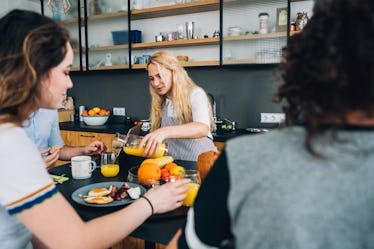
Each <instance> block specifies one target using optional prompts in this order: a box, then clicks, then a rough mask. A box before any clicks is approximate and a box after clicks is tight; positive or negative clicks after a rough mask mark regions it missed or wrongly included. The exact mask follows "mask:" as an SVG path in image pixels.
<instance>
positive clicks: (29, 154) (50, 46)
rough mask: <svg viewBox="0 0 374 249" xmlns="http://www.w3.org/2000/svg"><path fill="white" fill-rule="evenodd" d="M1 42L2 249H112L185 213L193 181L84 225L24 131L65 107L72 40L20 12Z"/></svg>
mask: <svg viewBox="0 0 374 249" xmlns="http://www.w3.org/2000/svg"><path fill="white" fill-rule="evenodd" d="M0 36H1V37H3V38H2V39H0V158H1V163H0V168H1V174H0V188H1V189H2V191H0V224H1V226H0V245H1V247H2V248H28V249H29V248H33V247H34V248H109V247H110V246H111V245H113V244H115V243H116V242H118V241H120V240H121V239H123V238H124V237H126V236H127V235H128V234H130V233H131V232H132V231H133V230H134V229H135V228H136V227H138V226H139V225H141V224H142V223H143V222H144V221H145V220H146V219H147V218H149V217H150V215H152V214H153V213H161V212H166V211H170V210H173V209H175V208H177V207H179V206H181V203H182V202H181V201H182V200H183V199H184V198H185V194H184V192H185V191H186V183H188V181H185V180H179V181H176V182H174V183H170V184H166V185H162V186H160V187H157V188H153V189H150V190H149V191H147V192H146V193H145V194H144V197H142V198H139V199H137V200H135V201H134V202H133V203H132V204H130V205H128V206H127V207H125V208H123V209H121V210H119V211H116V212H113V213H111V214H109V215H106V216H102V217H100V218H97V219H94V220H91V221H89V222H83V221H82V220H81V218H80V217H79V216H78V214H77V213H76V212H75V211H74V209H73V208H72V207H71V206H70V204H69V203H68V202H67V201H66V199H65V198H64V197H63V196H62V194H60V193H59V192H58V190H57V189H56V187H55V185H54V183H53V182H52V180H51V178H50V177H49V175H48V173H47V171H46V169H45V165H44V162H43V160H42V158H41V156H40V153H39V151H38V149H37V147H36V146H35V144H34V143H33V142H32V141H31V140H30V139H29V138H28V137H27V135H26V133H25V131H24V130H23V128H22V123H23V122H24V121H25V120H26V119H27V118H28V117H29V115H30V114H31V113H32V112H34V111H36V110H37V109H38V108H48V109H57V108H58V107H60V106H61V104H62V101H63V100H64V99H65V97H66V92H67V89H68V88H71V87H72V86H73V83H72V81H71V79H70V76H69V73H70V69H71V66H72V62H73V50H72V48H71V45H70V42H69V35H68V33H67V31H66V30H65V29H64V28H62V27H61V26H60V25H59V24H57V23H56V22H55V21H53V20H52V19H50V18H48V17H45V16H41V15H39V14H37V13H34V12H29V11H21V10H13V11H11V12H9V13H8V14H7V15H5V16H4V17H2V18H1V19H0Z"/></svg>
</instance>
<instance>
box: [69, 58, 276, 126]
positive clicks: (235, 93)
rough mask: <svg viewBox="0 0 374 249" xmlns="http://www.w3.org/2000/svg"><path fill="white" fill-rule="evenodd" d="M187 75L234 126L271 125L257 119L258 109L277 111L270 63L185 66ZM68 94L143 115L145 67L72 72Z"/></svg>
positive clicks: (146, 93) (80, 101)
mask: <svg viewBox="0 0 374 249" xmlns="http://www.w3.org/2000/svg"><path fill="white" fill-rule="evenodd" d="M186 70H187V71H188V73H189V75H190V77H191V78H192V79H193V80H194V81H195V82H196V83H197V84H198V85H199V86H201V87H203V88H204V89H205V90H206V91H207V92H209V93H211V94H213V96H214V97H215V99H216V103H217V116H218V117H219V118H221V119H223V118H227V119H230V120H233V121H236V122H237V127H238V128H247V127H272V125H268V124H261V123H260V113H261V112H280V110H281V108H280V106H279V105H278V104H274V103H272V94H273V92H274V89H275V87H274V83H273V77H274V75H273V66H270V65H265V66H264V65H262V66H245V67H222V68H221V67H204V68H196V67H194V68H186ZM72 79H73V82H74V87H73V89H71V90H69V95H71V96H73V97H74V99H75V105H76V106H79V105H85V106H87V107H94V106H100V107H103V108H109V109H111V108H112V107H126V115H127V116H131V117H133V118H134V119H146V118H148V115H149V108H150V95H149V89H148V85H149V83H148V77H147V72H146V71H145V70H116V71H92V72H73V73H72Z"/></svg>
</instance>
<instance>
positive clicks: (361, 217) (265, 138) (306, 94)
mask: <svg viewBox="0 0 374 249" xmlns="http://www.w3.org/2000/svg"><path fill="white" fill-rule="evenodd" d="M313 13H314V14H313V17H312V18H311V20H310V21H309V22H308V24H307V25H306V27H305V29H304V30H303V31H302V32H301V33H299V34H297V35H294V36H292V37H291V38H290V41H289V43H288V45H287V47H286V49H285V50H284V60H282V62H281V63H280V65H279V70H278V71H277V72H278V74H277V75H278V76H279V79H281V80H282V81H281V85H280V87H279V89H278V91H277V94H276V96H277V98H276V99H277V100H278V101H281V102H282V103H283V107H284V112H285V113H286V124H287V125H288V127H285V128H282V129H277V130H274V131H271V132H269V133H266V134H264V135H259V136H243V137H239V138H237V139H233V140H230V141H229V142H228V143H227V144H226V146H225V150H224V152H222V153H221V156H220V158H219V159H218V161H217V162H216V164H215V165H214V166H213V168H212V170H211V171H210V172H209V173H208V176H207V177H206V178H205V180H204V182H203V183H202V186H201V188H200V191H199V194H198V196H197V198H196V201H195V204H194V206H193V208H191V209H190V210H189V213H188V217H187V224H186V225H185V227H184V228H183V232H182V235H181V237H180V239H179V240H178V241H177V239H176V238H177V237H175V238H174V240H172V242H171V243H170V245H169V247H168V248H169V249H170V248H176V246H177V242H178V248H180V249H181V248H199V249H203V248H240V249H247V248H248V249H249V248H256V249H262V248H266V249H270V248H277V249H286V248H287V249H300V248H330V249H354V248H374V236H373V235H374V234H373V231H374V213H373V210H374V181H373V179H374V74H373V71H374V45H373V44H374V2H373V1H372V0H319V1H315V6H314V10H313ZM348 48H349V49H348ZM298 124H301V125H298Z"/></svg>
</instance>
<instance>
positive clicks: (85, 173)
mask: <svg viewBox="0 0 374 249" xmlns="http://www.w3.org/2000/svg"><path fill="white" fill-rule="evenodd" d="M95 169H96V162H95V161H93V160H92V159H91V157H90V156H75V157H72V158H71V175H72V176H73V178H74V179H87V178H90V177H91V175H92V171H94V170H95Z"/></svg>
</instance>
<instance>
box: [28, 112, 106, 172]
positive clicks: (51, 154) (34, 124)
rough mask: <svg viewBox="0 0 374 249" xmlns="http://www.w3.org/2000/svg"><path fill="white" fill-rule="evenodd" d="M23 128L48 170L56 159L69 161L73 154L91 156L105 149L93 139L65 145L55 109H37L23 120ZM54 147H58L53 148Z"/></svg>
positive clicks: (99, 142) (102, 144)
mask: <svg viewBox="0 0 374 249" xmlns="http://www.w3.org/2000/svg"><path fill="white" fill-rule="evenodd" d="M24 129H25V131H26V134H27V135H28V136H29V138H30V139H31V140H32V141H34V143H35V144H36V145H37V147H38V149H39V150H40V153H41V154H42V155H43V156H44V157H43V158H44V162H45V164H46V167H47V169H48V170H50V169H52V168H53V167H54V166H55V163H56V161H57V160H63V161H69V160H70V159H71V158H72V157H73V156H92V155H98V154H101V153H103V152H105V151H106V146H105V145H104V143H103V142H101V141H94V142H92V143H90V144H89V145H87V146H68V145H65V144H64V141H63V140H62V138H61V134H60V127H59V125H58V114H57V111H56V110H48V109H44V108H40V109H38V110H37V111H35V112H34V113H32V114H31V115H30V118H29V119H27V120H26V121H25V122H24ZM56 147H57V148H59V149H56V150H53V148H56Z"/></svg>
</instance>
